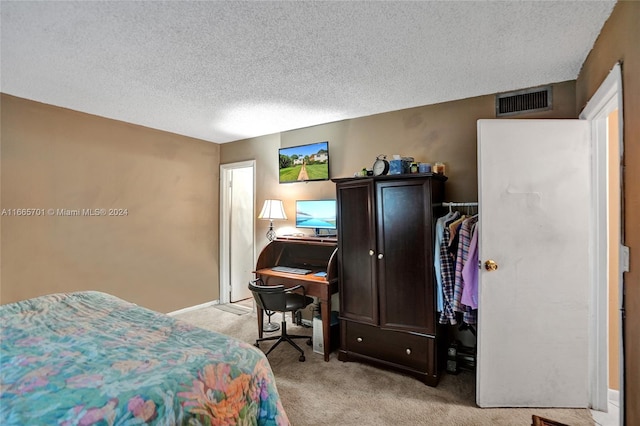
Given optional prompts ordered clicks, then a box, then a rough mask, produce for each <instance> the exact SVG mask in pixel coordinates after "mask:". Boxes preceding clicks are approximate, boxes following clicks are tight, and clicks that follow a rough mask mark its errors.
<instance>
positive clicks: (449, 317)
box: [439, 212, 460, 324]
mask: <svg viewBox="0 0 640 426" xmlns="http://www.w3.org/2000/svg"><path fill="white" fill-rule="evenodd" d="M453 213H454V214H453V217H452V218H451V219H449V220H446V221H445V222H444V230H443V233H442V240H441V242H440V247H439V250H440V276H441V279H442V296H443V307H442V311H441V312H440V319H439V322H440V324H457V323H458V320H457V318H456V313H455V311H454V310H453V287H454V283H455V263H454V260H453V257H452V256H451V255H450V253H449V237H450V233H451V231H450V229H449V226H450V225H451V224H452V223H454V222H455V221H457V220H458V219H459V218H460V213H459V212H453Z"/></svg>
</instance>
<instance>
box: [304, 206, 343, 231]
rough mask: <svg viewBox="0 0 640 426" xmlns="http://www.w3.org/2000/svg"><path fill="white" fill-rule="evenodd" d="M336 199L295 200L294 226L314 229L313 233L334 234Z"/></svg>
mask: <svg viewBox="0 0 640 426" xmlns="http://www.w3.org/2000/svg"><path fill="white" fill-rule="evenodd" d="M336 222H337V221H336V200H296V228H308V229H313V230H315V235H316V236H320V235H335V234H336Z"/></svg>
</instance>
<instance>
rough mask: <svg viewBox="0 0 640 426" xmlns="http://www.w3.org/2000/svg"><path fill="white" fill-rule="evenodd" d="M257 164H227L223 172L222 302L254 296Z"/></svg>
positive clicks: (221, 219) (221, 226)
mask: <svg viewBox="0 0 640 426" xmlns="http://www.w3.org/2000/svg"><path fill="white" fill-rule="evenodd" d="M254 165H255V164H254V162H253V161H249V162H242V163H234V164H224V165H221V166H220V169H221V173H220V174H221V177H222V178H221V215H220V263H221V266H220V302H221V303H227V302H237V301H239V300H243V299H247V298H250V297H251V293H250V291H249V289H248V288H247V284H248V283H249V281H250V280H252V279H253V274H252V271H253V269H254V267H255V254H254V253H255V248H254V247H255V245H254V244H255V243H254V215H255V208H254V200H255V195H254Z"/></svg>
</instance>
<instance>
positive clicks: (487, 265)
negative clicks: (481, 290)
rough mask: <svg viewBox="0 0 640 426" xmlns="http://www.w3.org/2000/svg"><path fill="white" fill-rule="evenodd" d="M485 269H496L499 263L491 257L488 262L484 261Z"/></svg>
mask: <svg viewBox="0 0 640 426" xmlns="http://www.w3.org/2000/svg"><path fill="white" fill-rule="evenodd" d="M484 269H486V270H487V271H495V270H496V269H498V264H497V263H496V262H495V261H493V260H491V259H489V260H487V261H486V262H484Z"/></svg>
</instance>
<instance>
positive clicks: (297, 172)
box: [278, 141, 329, 183]
mask: <svg viewBox="0 0 640 426" xmlns="http://www.w3.org/2000/svg"><path fill="white" fill-rule="evenodd" d="M278 154H279V162H278V168H279V174H280V183H291V182H309V181H313V180H329V142H328V141H324V142H315V143H310V144H306V145H299V146H292V147H289V148H280V149H279V150H278Z"/></svg>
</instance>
